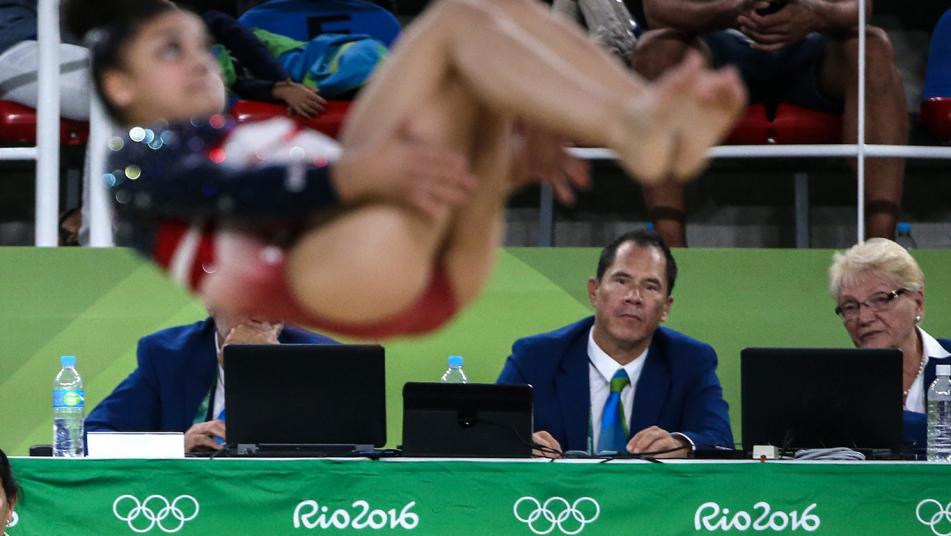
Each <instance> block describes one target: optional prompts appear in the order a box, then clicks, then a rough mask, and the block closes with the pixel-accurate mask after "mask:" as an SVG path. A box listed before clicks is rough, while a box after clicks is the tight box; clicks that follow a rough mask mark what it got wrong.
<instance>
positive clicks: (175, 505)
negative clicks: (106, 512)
mask: <svg viewBox="0 0 951 536" xmlns="http://www.w3.org/2000/svg"><path fill="white" fill-rule="evenodd" d="M129 501H131V502H132V506H131V508H123V510H126V513H125V514H120V513H119V504H120V503H122V502H125V503H128V502H129ZM180 501H191V503H192V504H193V505H194V506H193V508H186V510H193V511H192V512H190V513H188V514H186V513H185V512H184V511H183V510H182V509H181V508H179V502H180ZM155 503H158V504H155ZM150 504H153V505H155V506H156V507H157V508H152V507H151V506H150ZM112 513H113V514H115V516H116V518H117V519H118V520H119V521H125V522H126V523H128V524H129V528H130V529H132V530H133V531H135V532H138V533H140V534H141V533H144V532H148V531H150V530H152V529H153V528H154V527H155V526H156V525H158V528H159V529H161V530H162V532H166V533H169V534H171V533H173V532H178V531H180V530H182V527H184V526H185V522H187V521H191V520H192V519H195V518H196V517H198V501H197V500H196V499H195V498H194V497H192V496H191V495H179V496H178V497H176V498H175V500H173V501H172V502H171V503H169V502H168V499H166V498H165V497H162V496H161V495H149V496H148V497H146V499H145V500H144V501H142V502H141V503H140V502H139V499H137V498H136V497H134V496H133V495H122V496H120V497H117V498H116V500H115V501H114V502H113V503H112ZM139 517H143V518H145V520H146V521H148V526H145V527H141V526H136V525H135V521H136V520H137V519H139ZM169 517H171V518H173V519H174V520H175V524H171V523H172V522H169V526H166V524H165V520H166V519H168V518H169Z"/></svg>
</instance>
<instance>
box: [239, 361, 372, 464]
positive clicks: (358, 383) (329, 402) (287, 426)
mask: <svg viewBox="0 0 951 536" xmlns="http://www.w3.org/2000/svg"><path fill="white" fill-rule="evenodd" d="M224 360H225V364H226V366H225V386H226V388H225V410H226V412H227V417H226V419H227V431H226V434H227V438H226V443H227V448H228V453H229V454H231V455H246V456H347V455H363V454H365V453H367V452H373V451H374V449H376V448H379V447H383V445H385V444H386V380H385V367H384V350H383V347H382V346H376V345H345V344H340V345H337V344H327V345H323V344H277V345H228V346H225V347H224Z"/></svg>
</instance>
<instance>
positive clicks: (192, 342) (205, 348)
mask: <svg viewBox="0 0 951 536" xmlns="http://www.w3.org/2000/svg"><path fill="white" fill-rule="evenodd" d="M210 312H211V313H212V317H209V318H208V319H206V320H204V321H202V322H196V323H194V324H190V325H187V326H178V327H173V328H168V329H164V330H162V331H159V332H157V333H153V334H151V335H148V336H146V337H143V338H141V339H140V340H139V346H138V351H137V359H138V368H136V369H135V370H134V371H133V372H132V374H130V375H129V377H128V378H126V379H125V380H124V381H123V382H122V383H120V384H119V386H118V387H116V388H115V390H114V391H113V392H112V394H110V395H109V396H108V397H106V398H105V399H104V400H103V401H102V402H100V403H99V405H97V406H96V408H95V409H93V410H92V412H91V413H90V414H89V417H87V418H86V431H87V432H96V431H119V432H184V433H185V452H194V451H199V450H208V449H215V450H218V449H221V448H222V444H221V443H220V442H219V441H216V440H215V438H221V439H224V437H225V423H224V421H223V420H222V419H219V418H217V417H218V416H221V415H222V410H223V409H224V408H223V406H224V381H223V375H222V372H223V365H224V363H223V358H222V354H221V348H222V347H224V346H225V345H228V344H336V341H334V340H333V339H330V338H328V337H324V336H323V335H318V334H316V333H311V332H308V331H304V330H302V329H300V328H296V327H292V326H284V325H283V324H282V323H273V322H267V321H261V320H253V319H248V318H231V317H229V316H227V315H224V314H221V313H218V314H216V313H215V312H214V311H210Z"/></svg>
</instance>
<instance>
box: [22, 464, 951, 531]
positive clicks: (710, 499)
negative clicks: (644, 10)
mask: <svg viewBox="0 0 951 536" xmlns="http://www.w3.org/2000/svg"><path fill="white" fill-rule="evenodd" d="M12 464H13V470H14V473H15V475H16V477H17V479H18V480H19V482H20V484H21V486H22V488H23V500H22V501H21V504H19V505H17V508H16V512H15V514H16V515H15V517H14V524H13V525H12V526H11V527H10V529H9V534H10V536H31V535H43V536H51V535H58V534H60V535H61V534H70V535H76V534H97V535H98V534H103V535H122V534H137V533H138V534H156V535H158V534H173V533H176V534H183V535H187V534H201V535H205V536H207V535H210V534H221V535H247V534H253V535H280V534H322V533H323V534H338V533H340V534H343V533H351V534H376V533H390V534H394V533H395V534H399V533H403V534H440V535H456V534H476V535H479V536H488V535H496V534H512V535H532V534H536V535H545V534H551V535H553V536H557V535H562V534H564V535H574V534H584V535H586V536H587V535H595V534H611V535H615V534H628V535H665V534H703V533H733V534H736V533H763V534H773V533H783V534H785V533H789V534H797V533H798V534H807V533H816V534H843V535H856V534H882V535H918V534H920V535H922V536H928V535H933V536H942V535H948V534H951V465H938V464H927V463H885V462H870V463H841V464H835V463H820V462H767V463H758V462H716V463H714V462H702V461H685V462H674V463H664V464H654V463H648V462H639V461H637V462H628V461H613V462H610V463H591V462H587V461H586V462H581V461H560V462H547V461H486V460H472V461H468V460H466V461H461V460H454V461H444V460H386V461H373V460H314V459H306V460H300V459H298V460H274V459H267V460H263V459H261V460H251V459H240V460H238V459H215V460H208V459H185V460H73V459H49V458H46V459H43V458H14V459H13V460H12Z"/></svg>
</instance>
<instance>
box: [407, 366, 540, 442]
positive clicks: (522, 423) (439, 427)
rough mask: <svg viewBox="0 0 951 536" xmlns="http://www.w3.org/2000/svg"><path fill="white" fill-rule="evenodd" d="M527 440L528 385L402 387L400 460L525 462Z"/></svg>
mask: <svg viewBox="0 0 951 536" xmlns="http://www.w3.org/2000/svg"><path fill="white" fill-rule="evenodd" d="M531 440H532V388H531V386H529V385H495V384H478V383H412V382H411V383H407V384H406V385H405V386H403V456H429V457H469V458H500V457H501V458H520V457H530V456H531V455H532V447H531Z"/></svg>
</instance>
